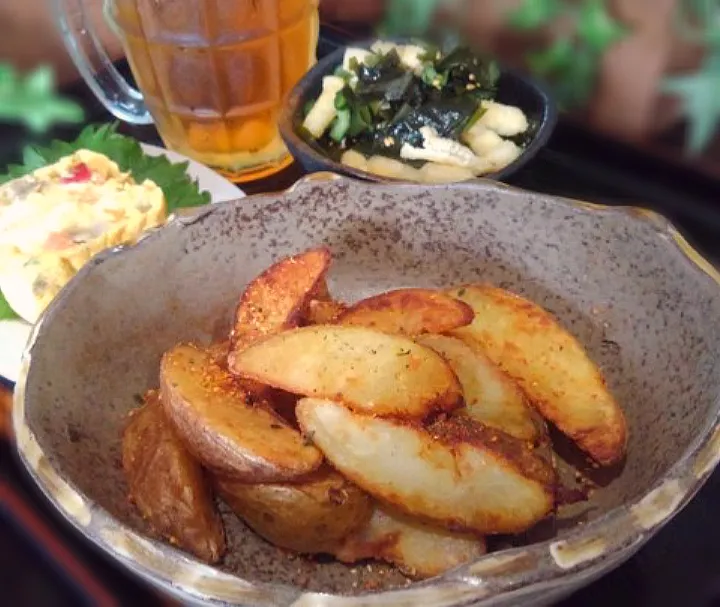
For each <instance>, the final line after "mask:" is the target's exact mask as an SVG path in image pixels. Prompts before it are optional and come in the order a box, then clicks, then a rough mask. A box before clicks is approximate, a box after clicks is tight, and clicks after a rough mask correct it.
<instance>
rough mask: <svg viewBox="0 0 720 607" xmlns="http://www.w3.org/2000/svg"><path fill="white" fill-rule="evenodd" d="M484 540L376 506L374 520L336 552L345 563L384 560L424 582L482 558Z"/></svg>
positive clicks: (348, 539)
mask: <svg viewBox="0 0 720 607" xmlns="http://www.w3.org/2000/svg"><path fill="white" fill-rule="evenodd" d="M486 551H487V548H486V545H485V540H484V539H483V538H481V537H479V536H477V535H474V534H471V533H461V532H458V531H448V530H447V529H443V528H442V527H437V526H434V525H427V524H426V523H423V522H422V521H419V520H417V519H413V518H410V517H408V516H406V515H404V514H401V513H399V512H396V511H394V510H392V509H390V508H388V507H386V506H382V505H380V504H378V505H376V507H375V509H374V511H373V515H372V518H371V519H370V520H369V521H368V522H367V524H366V525H365V526H363V527H362V528H361V529H360V530H359V531H357V532H356V533H354V534H352V535H350V536H349V537H348V538H347V539H346V540H345V541H344V542H343V543H342V545H341V546H340V548H338V549H337V550H335V557H336V558H337V559H338V560H340V561H343V562H345V563H355V562H357V561H361V560H364V559H379V560H384V561H387V562H389V563H392V564H393V565H395V566H397V567H398V568H399V569H400V570H401V571H402V572H403V573H404V574H405V575H408V576H410V577H413V578H416V579H425V578H429V577H433V576H436V575H441V574H443V573H445V572H446V571H448V570H449V569H452V568H453V567H457V566H459V565H462V564H463V563H467V562H470V561H472V560H474V559H477V558H480V557H481V556H483V555H484V554H485V553H486Z"/></svg>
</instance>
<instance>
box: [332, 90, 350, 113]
mask: <svg viewBox="0 0 720 607" xmlns="http://www.w3.org/2000/svg"><path fill="white" fill-rule="evenodd" d="M347 106H348V100H347V97H345V93H344V92H343V91H338V93H337V95H335V109H336V110H344V109H345V108H346V107H347Z"/></svg>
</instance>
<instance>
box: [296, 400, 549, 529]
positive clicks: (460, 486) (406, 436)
mask: <svg viewBox="0 0 720 607" xmlns="http://www.w3.org/2000/svg"><path fill="white" fill-rule="evenodd" d="M296 414H297V418H298V422H299V424H300V427H301V428H302V429H303V431H304V432H305V433H306V434H307V435H308V436H309V437H310V438H311V439H312V441H313V442H314V443H315V445H317V447H318V448H319V449H320V450H321V451H322V452H323V453H324V454H325V457H326V458H327V459H328V461H329V462H330V463H331V464H332V465H333V466H334V467H335V468H336V469H337V470H338V471H339V472H340V473H341V474H343V475H344V476H345V477H347V478H349V479H350V480H351V481H353V482H354V483H355V484H357V485H358V486H359V487H360V488H362V489H364V490H365V491H367V492H368V493H370V494H371V495H372V496H373V497H375V498H377V499H378V500H380V501H383V502H386V503H389V504H392V505H393V506H395V507H396V508H398V509H399V510H401V511H403V512H405V513H407V514H409V515H411V516H416V517H420V518H422V519H423V520H426V521H433V522H435V523H436V524H438V525H441V526H444V527H447V528H448V529H454V530H465V531H474V532H477V533H480V534H483V535H486V534H490V533H517V532H520V531H524V530H526V529H528V528H529V527H531V526H532V525H534V524H535V523H537V522H538V521H539V520H541V519H542V518H544V517H545V516H546V515H547V514H548V513H550V512H551V511H552V509H553V505H554V491H555V484H556V475H555V471H554V470H553V469H552V467H551V466H550V465H549V464H548V463H547V462H546V461H545V460H544V459H542V458H541V457H539V456H538V455H536V454H535V453H534V452H533V451H532V449H531V448H529V447H528V446H527V444H526V443H525V442H524V441H518V440H517V439H513V438H512V437H510V436H508V435H506V434H504V433H502V432H498V431H496V430H491V429H489V428H486V427H484V426H482V425H481V424H478V423H477V422H474V421H473V420H471V419H469V418H464V417H463V418H460V417H459V418H451V419H448V420H447V421H442V422H440V423H435V424H433V425H432V426H431V427H430V428H428V429H427V430H426V429H424V428H422V426H420V425H419V424H417V425H416V424H413V423H411V422H407V421H405V422H403V421H399V420H391V419H382V418H379V417H373V416H370V415H363V414H359V413H353V412H352V411H350V409H348V408H346V407H344V406H343V405H341V404H339V403H336V402H333V401H327V400H317V399H309V398H306V399H303V400H301V401H300V402H299V403H298V405H297V408H296Z"/></svg>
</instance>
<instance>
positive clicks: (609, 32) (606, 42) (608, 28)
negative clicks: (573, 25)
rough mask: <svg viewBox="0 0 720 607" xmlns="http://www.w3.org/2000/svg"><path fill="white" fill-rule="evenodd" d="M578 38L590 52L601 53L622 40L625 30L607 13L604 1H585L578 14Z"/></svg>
mask: <svg viewBox="0 0 720 607" xmlns="http://www.w3.org/2000/svg"><path fill="white" fill-rule="evenodd" d="M577 28H578V36H580V38H581V40H583V41H584V42H585V43H586V44H587V45H588V46H589V47H590V48H591V49H592V50H594V51H595V52H597V53H603V52H605V50H606V49H607V48H608V47H610V46H611V45H613V44H615V43H616V42H619V41H620V40H622V38H623V37H624V36H625V34H626V29H625V28H624V27H623V26H622V25H621V24H620V23H618V22H617V21H616V20H615V19H614V18H613V17H612V16H611V15H610V13H609V12H608V10H607V6H606V5H605V2H604V0H586V1H585V2H584V3H583V5H582V6H581V7H580V11H579V14H578V24H577Z"/></svg>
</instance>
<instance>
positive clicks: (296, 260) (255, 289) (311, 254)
mask: <svg viewBox="0 0 720 607" xmlns="http://www.w3.org/2000/svg"><path fill="white" fill-rule="evenodd" d="M330 262H331V255H330V251H329V250H328V249H325V248H321V249H313V250H310V251H306V252H305V253H302V254H300V255H295V256H293V257H286V258H285V259H281V260H280V261H278V262H277V263H275V264H273V265H272V266H270V267H269V268H268V269H267V270H265V271H264V272H263V273H262V274H260V276H258V277H257V278H255V280H253V281H252V282H251V283H250V284H249V285H248V286H247V288H246V289H245V292H244V293H243V295H242V297H241V298H240V302H239V303H238V306H237V310H236V311H235V325H234V327H233V330H232V334H231V336H230V341H231V343H232V347H231V352H230V356H231V357H232V356H234V354H235V353H237V352H238V351H240V350H242V349H243V348H245V347H247V346H248V345H250V344H252V343H254V342H255V341H257V340H258V339H262V338H263V337H265V336H267V335H270V334H272V333H276V332H278V331H282V330H285V329H289V328H292V327H297V326H298V325H299V323H300V321H301V319H302V314H303V312H304V310H305V308H306V306H307V302H308V300H309V298H310V297H311V296H312V294H313V293H314V292H315V291H317V289H318V287H319V286H320V285H321V284H322V283H323V282H324V280H325V274H326V273H327V271H328V268H329V267H330Z"/></svg>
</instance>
